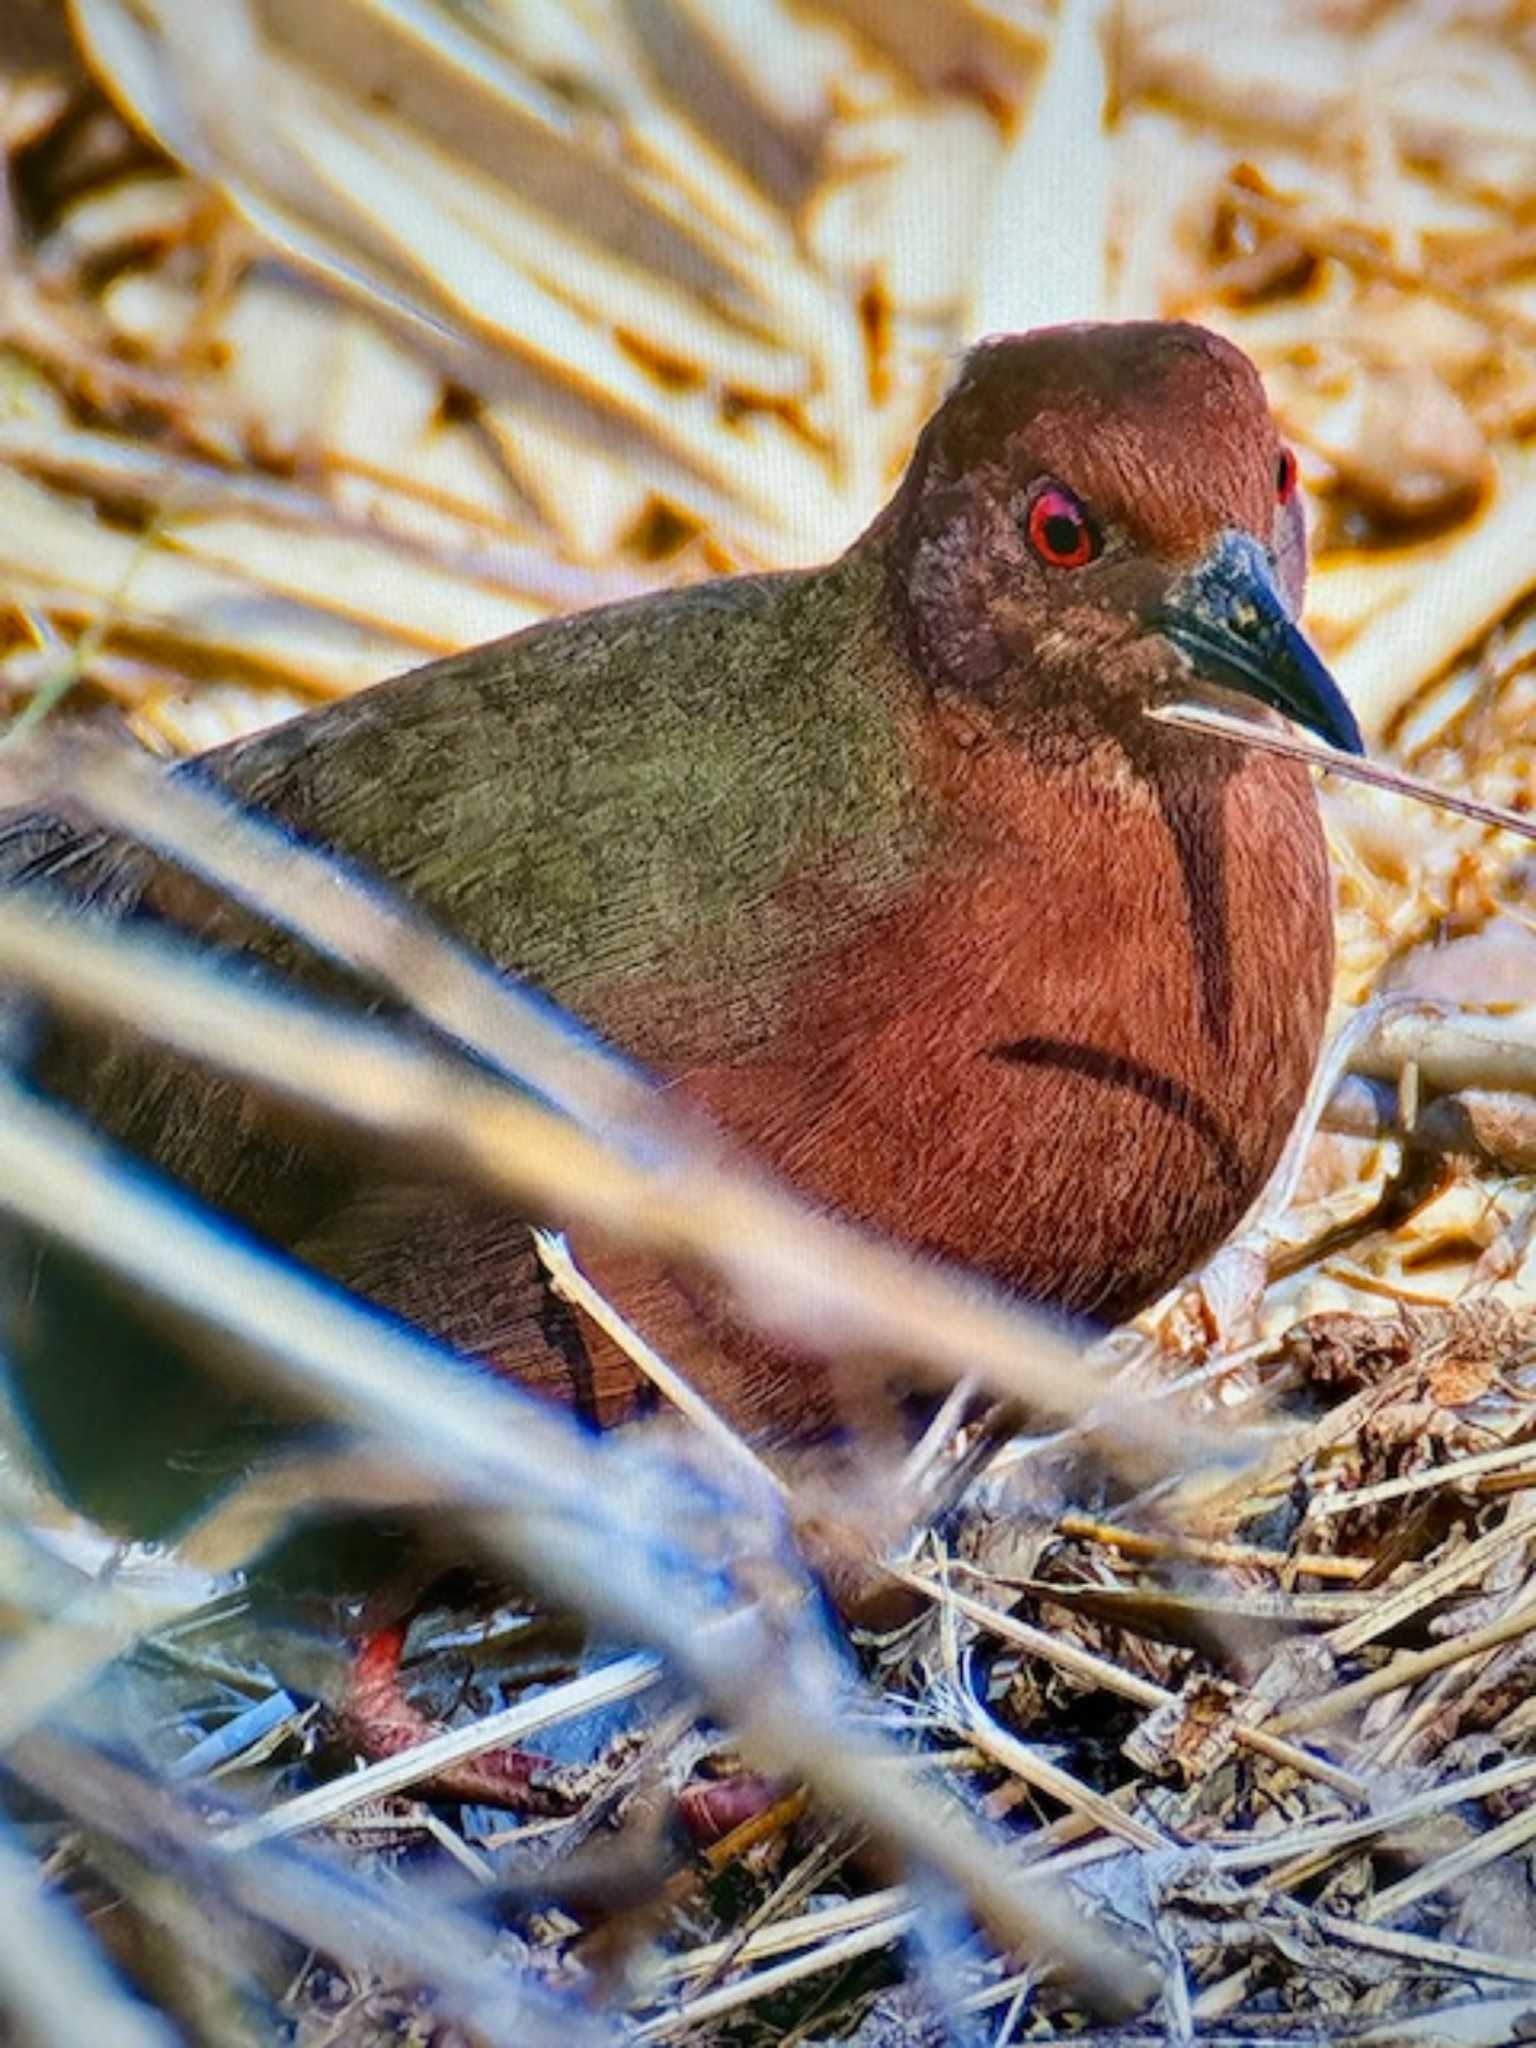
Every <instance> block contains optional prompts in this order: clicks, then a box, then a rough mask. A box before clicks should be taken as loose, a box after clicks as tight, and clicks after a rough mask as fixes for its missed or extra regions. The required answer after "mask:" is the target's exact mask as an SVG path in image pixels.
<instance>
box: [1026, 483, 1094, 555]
mask: <svg viewBox="0 0 1536 2048" xmlns="http://www.w3.org/2000/svg"><path fill="white" fill-rule="evenodd" d="M1024 530H1025V534H1026V536H1027V537H1028V540H1029V544H1030V546H1031V547H1032V548H1033V549H1034V551H1035V553H1036V554H1037V555H1038V556H1039V557H1040V559H1041V561H1042V562H1049V563H1050V565H1051V567H1052V568H1053V569H1081V568H1082V566H1083V564H1084V563H1085V562H1091V561H1092V560H1093V558H1094V556H1095V555H1096V554H1097V553H1098V552H1099V536H1098V535H1097V533H1095V531H1094V528H1093V522H1092V520H1091V519H1090V518H1089V517H1088V514H1087V513H1086V512H1085V511H1084V510H1083V508H1082V506H1081V505H1079V503H1078V502H1077V500H1076V498H1074V497H1073V495H1072V493H1071V492H1070V491H1069V490H1065V489H1063V487H1062V486H1061V485H1060V484H1047V485H1046V487H1045V489H1044V490H1043V491H1042V492H1041V493H1040V495H1039V497H1037V498H1036V499H1035V501H1034V503H1033V504H1032V505H1031V506H1030V508H1029V518H1028V521H1027V523H1026V525H1025V529H1024Z"/></svg>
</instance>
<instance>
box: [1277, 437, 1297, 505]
mask: <svg viewBox="0 0 1536 2048" xmlns="http://www.w3.org/2000/svg"><path fill="white" fill-rule="evenodd" d="M1295 495H1296V457H1295V456H1294V455H1293V454H1292V453H1291V451H1290V449H1289V448H1282V449H1281V450H1280V460H1279V461H1278V462H1277V463H1276V464H1275V496H1276V497H1277V498H1278V499H1279V500H1280V502H1281V504H1282V505H1287V504H1289V503H1290V501H1291V499H1292V498H1294V497H1295Z"/></svg>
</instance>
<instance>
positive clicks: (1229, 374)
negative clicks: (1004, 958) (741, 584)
mask: <svg viewBox="0 0 1536 2048" xmlns="http://www.w3.org/2000/svg"><path fill="white" fill-rule="evenodd" d="M886 531H887V532H888V533H889V535H890V542H891V553H890V560H891V563H892V567H893V572H894V574H895V577H896V586H897V595H898V601H899V603H900V605H901V607H902V609H903V611H904V613H905V616H906V621H907V625H908V630H909V633H910V636H911V640H912V645H913V650H914V654H915V655H916V658H917V660H918V663H919V665H920V667H921V668H922V670H923V672H924V674H925V675H926V676H927V677H928V678H929V679H930V680H931V682H932V683H933V685H934V686H935V687H936V688H938V689H940V690H942V691H944V692H945V693H946V694H953V693H961V694H963V695H965V696H967V697H969V698H970V699H971V700H973V701H978V702H980V703H982V704H985V705H987V706H988V707H990V709H991V710H992V711H993V712H994V713H995V714H996V715H997V716H999V717H1001V718H1003V719H1005V720H1007V721H1010V722H1011V721H1012V720H1013V719H1015V718H1018V719H1035V718H1038V717H1039V716H1040V715H1041V714H1044V713H1049V714H1050V715H1051V716H1052V717H1053V719H1054V720H1055V721H1056V722H1057V723H1059V724H1061V725H1062V726H1063V727H1065V728H1068V729H1070V728H1071V727H1072V726H1074V725H1077V726H1080V727H1081V728H1082V729H1083V731H1084V732H1085V734H1092V733H1095V732H1102V731H1103V729H1104V727H1105V725H1106V724H1108V725H1109V726H1111V727H1112V728H1123V729H1125V730H1127V731H1130V730H1132V729H1134V728H1141V729H1143V730H1144V729H1145V727H1146V724H1147V721H1146V719H1145V718H1144V716H1143V715H1142V714H1143V713H1145V712H1146V711H1147V710H1149V709H1151V708H1153V707H1155V706H1156V705H1157V704H1159V703H1163V702H1167V701H1169V700H1171V699H1174V698H1177V697H1179V696H1180V695H1187V694H1188V692H1189V684H1190V680H1191V677H1192V676H1193V677H1196V678H1199V679H1200V680H1201V681H1203V682H1204V683H1206V684H1214V685H1216V686H1217V687H1218V688H1220V689H1224V690H1229V691H1236V692H1239V693H1241V694H1243V695H1245V696H1246V697H1248V698H1250V699H1252V700H1255V701H1257V702H1258V703H1260V704H1263V705H1265V706H1267V707H1268V708H1269V709H1271V710H1274V711H1279V712H1282V713H1284V714H1285V716H1286V717H1288V718H1291V719H1294V720H1295V721H1296V722H1297V723H1298V724H1300V725H1303V726H1307V727H1310V729H1311V730H1312V731H1313V732H1314V733H1317V734H1319V735H1320V736H1321V737H1322V738H1323V739H1325V740H1328V741H1330V742H1331V743H1332V744H1333V745H1334V746H1336V747H1342V748H1345V749H1347V750H1348V751H1349V752H1351V753H1362V752H1363V751H1364V748H1363V745H1362V743H1361V738H1360V731H1359V727H1358V726H1357V725H1356V723H1355V719H1354V715H1353V713H1352V712H1351V711H1350V709H1349V706H1348V704H1347V703H1346V702H1345V700H1344V697H1343V696H1342V694H1341V693H1340V691H1339V688H1338V685H1337V684H1336V683H1335V682H1334V681H1333V679H1332V677H1331V676H1330V675H1329V673H1328V671H1327V669H1326V668H1325V667H1324V666H1323V664H1322V662H1321V660H1320V659H1319V658H1318V656H1317V655H1316V654H1315V653H1314V652H1313V650H1312V648H1311V646H1310V645H1309V644H1308V642H1307V640H1306V639H1305V638H1304V636H1303V635H1302V633H1301V630H1300V628H1299V627H1298V626H1297V624H1296V616H1297V614H1298V612H1299V611H1300V608H1301V599H1302V591H1303V585H1304V582H1305V576H1306V534H1305V530H1304V527H1303V520H1302V509H1301V501H1300V496H1299V494H1298V492H1297V489H1296V464H1295V458H1294V456H1293V455H1292V454H1291V452H1290V450H1289V449H1288V448H1287V447H1286V446H1285V444H1284V442H1283V441H1282V440H1281V438H1280V435H1279V432H1278V431H1277V429H1276V427H1275V423H1274V421H1273V419H1272V418H1271V416H1270V412H1269V407H1268V405H1267V403H1266V401H1265V397H1264V390H1263V386H1262V385H1261V384H1260V382H1259V378H1258V374H1257V372H1256V371H1255V370H1254V368H1253V365H1252V364H1251V363H1250V362H1249V361H1248V359H1247V357H1246V356H1244V355H1243V354H1242V352H1241V351H1240V350H1238V349H1236V348H1234V347H1233V346H1232V345H1231V343H1230V342H1227V341H1224V340H1222V339H1221V337H1220V336H1218V335H1215V334H1212V333H1210V332H1208V331H1207V330H1206V329H1205V328H1202V327H1195V326H1190V325H1187V324H1184V323H1181V322H1160V321H1141V322H1126V323H1123V324H1118V325H1084V326H1074V327H1054V328H1046V329H1042V330H1040V331H1039V332H1037V333H1034V334H1024V335H1011V336H1006V337H1004V338H1002V339H999V340H996V341H990V342H985V343H983V344H982V345H981V346H980V347H979V348H977V349H975V350H973V351H972V353H971V354H970V356H969V357H968V358H967V359H966V363H965V367H964V369H963V370H962V372H961V375H960V378H959V381H958V382H957V384H956V385H955V388H954V389H953V390H952V391H951V392H950V394H949V396H948V398H946V400H945V401H944V404H943V405H942V406H941V407H940V409H939V411H938V412H937V413H936V414H935V415H934V417H933V419H932V420H931V421H930V422H929V424H928V426H927V428H926V429H925V431H924V433H923V436H922V439H921V441H920V443H919V445H918V449H917V453H916V454H915V456H914V457H913V460H912V464H911V467H910V469H909V470H908V473H907V477H906V480H905V482H904V483H903V485H902V488H901V492H900V494H899V495H898V497H897V500H896V502H895V504H894V505H893V506H892V508H891V514H890V519H889V523H888V525H887V526H886Z"/></svg>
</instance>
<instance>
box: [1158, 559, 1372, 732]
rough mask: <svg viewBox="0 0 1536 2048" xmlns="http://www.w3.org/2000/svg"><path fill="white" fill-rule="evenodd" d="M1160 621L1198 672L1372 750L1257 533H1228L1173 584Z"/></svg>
mask: <svg viewBox="0 0 1536 2048" xmlns="http://www.w3.org/2000/svg"><path fill="white" fill-rule="evenodd" d="M1154 623H1155V625H1156V628H1157V630H1158V632H1160V633H1161V634H1162V636H1163V638H1164V639H1165V640H1168V641H1171V642H1172V644H1173V645H1174V646H1175V647H1177V648H1178V650H1179V652H1180V653H1181V654H1183V655H1184V656H1185V657H1186V659H1187V660H1188V661H1189V663H1190V665H1191V667H1192V668H1193V669H1194V671H1195V674H1196V675H1198V676H1204V677H1205V678H1207V680H1209V681H1210V682H1213V683H1220V684H1223V685H1224V686H1225V687H1226V688H1228V689H1233V690H1240V691H1241V692H1242V693H1243V695H1244V696H1246V697H1252V698H1254V699H1256V700H1257V702H1259V703H1260V704H1267V705H1268V706H1269V708H1270V709H1271V710H1272V711H1279V712H1283V713H1284V715H1285V716H1286V717H1287V718H1293V719H1295V721H1296V723H1297V724H1298V725H1304V726H1306V727H1307V728H1308V730H1309V731H1311V732H1315V733H1316V734H1317V735H1318V737H1319V738H1320V739H1324V740H1326V741H1327V742H1328V744H1329V745H1330V746H1333V747H1339V748H1341V749H1342V750H1343V751H1344V752H1345V753H1346V754H1363V753H1364V752H1365V742H1364V740H1363V739H1362V738H1361V737H1360V728H1359V726H1358V725H1357V724H1356V722H1355V714H1354V713H1353V711H1351V710H1350V708H1349V705H1348V702H1347V701H1346V699H1345V696H1344V693H1343V691H1342V690H1341V689H1340V688H1339V686H1338V684H1337V683H1336V682H1335V681H1334V680H1333V677H1332V676H1331V675H1330V674H1329V673H1328V671H1327V669H1326V668H1325V667H1324V665H1323V663H1322V661H1321V660H1320V659H1319V657H1318V656H1317V654H1316V653H1315V652H1314V651H1313V649H1312V646H1311V644H1310V642H1309V641H1308V640H1307V638H1306V636H1305V634H1303V633H1302V631H1301V629H1300V627H1299V626H1298V625H1297V624H1296V622H1295V620H1294V619H1293V618H1292V617H1291V615H1290V613H1289V612H1288V611H1287V610H1286V608H1285V605H1284V604H1283V602H1282V601H1281V597H1280V593H1279V591H1278V590H1276V588H1275V582H1274V577H1273V574H1272V572H1271V570H1270V566H1269V561H1268V558H1267V557H1266V555H1265V553H1264V550H1263V549H1262V548H1261V547H1260V545H1259V543H1258V542H1257V541H1256V540H1255V539H1254V538H1253V536H1252V535H1251V534H1246V533H1226V534H1223V535H1222V537H1221V539H1220V540H1219V541H1218V542H1217V543H1216V545H1215V547H1214V548H1212V549H1211V552H1210V553H1209V554H1208V555H1207V556H1206V557H1205V559H1204V561H1202V562H1201V563H1199V564H1198V566H1197V567H1196V568H1194V569H1192V570H1191V571H1190V573H1189V574H1188V575H1187V576H1184V577H1182V578H1181V579H1180V581H1179V582H1178V583H1176V584H1175V585H1174V587H1173V589H1172V590H1171V591H1169V593H1168V595H1167V597H1166V599H1165V600H1164V602H1163V604H1162V605H1161V607H1160V608H1159V611H1158V614H1157V618H1156V620H1155V621H1154Z"/></svg>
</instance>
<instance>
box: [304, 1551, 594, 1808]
mask: <svg viewBox="0 0 1536 2048" xmlns="http://www.w3.org/2000/svg"><path fill="white" fill-rule="evenodd" d="M425 1599H426V1592H425V1590H423V1591H421V1592H418V1594H417V1595H416V1597H415V1598H414V1599H413V1600H412V1602H411V1604H410V1605H409V1606H408V1607H407V1608H405V1609H404V1610H403V1611H402V1610H401V1608H400V1606H399V1604H398V1599H393V1600H391V1601H389V1602H388V1603H387V1606H386V1605H385V1603H382V1602H380V1603H370V1606H369V1608H368V1609H367V1610H365V1617H364V1633H363V1636H362V1640H361V1642H360V1643H359V1644H358V1646H357V1648H356V1650H355V1651H354V1652H353V1654H352V1659H351V1662H350V1664H349V1666H348V1671H347V1687H346V1692H345V1695H344V1697H343V1700H342V1705H341V1723H342V1727H343V1728H344V1730H345V1731H346V1734H347V1736H348V1739H349V1740H350V1741H352V1742H353V1743H354V1744H355V1745H356V1747H357V1748H358V1749H359V1750H360V1751H361V1753H362V1754H363V1755H364V1756H365V1757H367V1758H368V1759H369V1761H370V1762H377V1761H379V1760H380V1759H381V1758H384V1757H390V1756H400V1755H402V1754H403V1753H404V1752H405V1751H407V1750H412V1749H417V1748H419V1747H420V1746H421V1744H422V1743H424V1742H430V1741H431V1740H432V1739H433V1738H434V1737H435V1736H438V1735H440V1734H441V1733H442V1732H443V1731H442V1729H441V1728H440V1727H439V1725H438V1724H437V1723H436V1722H435V1721H433V1720H431V1719H430V1718H429V1717H428V1716H427V1715H426V1714H424V1713H422V1711H421V1710H420V1708H419V1707H417V1706H416V1705H415V1704H414V1703H413V1702H412V1700H411V1699H410V1698H409V1696H408V1695H407V1693H406V1690H405V1685H404V1682H403V1680H402V1677H401V1671H400V1665H401V1660H402V1658H403V1656H404V1654H405V1644H406V1638H407V1636H408V1635H409V1633H410V1626H411V1623H412V1621H413V1620H414V1619H415V1617H416V1615H417V1614H418V1613H420V1611H421V1609H422V1607H423V1605H424V1604H425ZM564 1775H565V1774H564V1773H563V1772H562V1771H561V1769H560V1766H559V1765H558V1764H555V1763H553V1762H552V1761H551V1760H550V1759H549V1758H548V1757H544V1756H539V1755H537V1754H535V1753H534V1752H532V1751H530V1750H525V1749H515V1748H502V1749H491V1750H487V1751H486V1753H485V1754H484V1755H483V1756H477V1757H471V1758H468V1759H467V1760H466V1761H464V1762H462V1763H457V1764H451V1765H448V1766H446V1767H445V1768H444V1769H442V1770H440V1771H434V1772H433V1773H432V1774H431V1775H430V1776H429V1777H427V1778H425V1779H424V1780H423V1787H424V1789H426V1790H429V1791H431V1792H433V1793H435V1794H437V1795H438V1796H440V1797H444V1798H449V1799H466V1800H470V1801H472V1802H474V1803H476V1804H484V1805H488V1806H516V1807H519V1808H522V1809H525V1810H526V1809H535V1810H538V1811H541V1812H545V1813H557V1814H559V1813H568V1812H570V1811H571V1810H572V1807H573V1805H574V1804H576V1803H578V1801H575V1800H573V1799H572V1798H571V1797H570V1796H569V1794H568V1793H567V1791H566V1790H565V1789H564V1788H563V1787H562V1785H561V1782H560V1781H561V1779H562V1777H563V1776H564Z"/></svg>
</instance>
